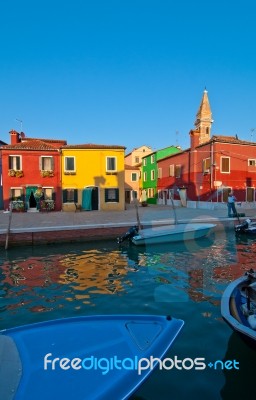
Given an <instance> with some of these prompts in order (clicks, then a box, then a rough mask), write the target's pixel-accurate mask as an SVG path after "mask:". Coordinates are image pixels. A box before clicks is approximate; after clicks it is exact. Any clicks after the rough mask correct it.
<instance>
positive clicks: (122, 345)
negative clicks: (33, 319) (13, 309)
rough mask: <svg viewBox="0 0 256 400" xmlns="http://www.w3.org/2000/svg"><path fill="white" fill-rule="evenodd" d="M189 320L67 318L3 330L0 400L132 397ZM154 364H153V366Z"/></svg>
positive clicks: (144, 316)
mask: <svg viewBox="0 0 256 400" xmlns="http://www.w3.org/2000/svg"><path fill="white" fill-rule="evenodd" d="M183 324H184V322H183V321H182V320H179V319H175V318H171V317H169V316H168V317H164V316H155V315H153V316H152V315H149V316H146V315H126V316H124V315H112V316H85V317H74V318H63V319H58V320H56V321H48V322H39V323H35V324H31V325H25V326H21V327H16V328H10V329H6V330H2V331H0V399H2V400H35V399H37V400H45V399H49V400H53V399H54V400H55V399H56V400H57V399H62V400H70V399H76V400H87V399H90V400H93V399H97V400H108V399H119V400H121V399H127V398H128V397H129V396H131V394H132V393H133V392H134V391H135V390H136V389H138V387H139V385H140V384H141V383H142V382H143V381H144V380H145V379H146V378H147V377H148V376H149V374H150V373H151V372H152V370H153V368H154V367H156V365H155V364H156V363H151V362H149V360H150V357H156V358H160V359H161V358H163V356H164V354H165V353H166V352H167V350H168V349H169V347H170V346H171V345H172V344H173V342H174V340H175V338H176V336H177V335H178V333H179V332H180V330H181V328H182V326H183ZM152 364H154V365H152Z"/></svg>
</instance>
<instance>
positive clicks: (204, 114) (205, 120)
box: [195, 88, 213, 144]
mask: <svg viewBox="0 0 256 400" xmlns="http://www.w3.org/2000/svg"><path fill="white" fill-rule="evenodd" d="M212 123H213V119H212V112H211V107H210V103H209V99H208V92H207V90H206V88H205V89H204V93H203V97H202V100H201V104H200V106H199V109H198V111H197V114H196V121H195V127H196V130H197V131H198V132H199V144H201V143H205V142H207V141H208V140H210V136H211V127H212Z"/></svg>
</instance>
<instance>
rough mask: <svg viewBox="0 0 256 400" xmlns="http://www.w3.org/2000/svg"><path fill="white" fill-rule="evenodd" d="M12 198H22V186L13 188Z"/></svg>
mask: <svg viewBox="0 0 256 400" xmlns="http://www.w3.org/2000/svg"><path fill="white" fill-rule="evenodd" d="M11 200H12V201H14V200H22V188H12V189H11Z"/></svg>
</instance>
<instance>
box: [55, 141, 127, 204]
mask: <svg viewBox="0 0 256 400" xmlns="http://www.w3.org/2000/svg"><path fill="white" fill-rule="evenodd" d="M124 152H125V147H123V146H115V145H111V146H108V145H99V144H80V145H67V146H63V147H62V149H61V153H62V157H61V170H62V173H61V180H62V181H61V187H62V209H63V211H74V210H76V208H78V207H79V208H81V209H82V210H106V211H112V210H113V211H114V210H117V211H122V210H124V209H125V201H124Z"/></svg>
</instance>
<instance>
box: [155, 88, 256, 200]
mask: <svg viewBox="0 0 256 400" xmlns="http://www.w3.org/2000/svg"><path fill="white" fill-rule="evenodd" d="M212 122H213V120H212V113H211V108H210V104H209V99H208V94H207V91H206V90H205V91H204V93H203V98H202V101H201V104H200V107H199V110H198V112H197V116H196V122H195V130H191V131H190V133H189V135H190V148H189V149H186V150H184V151H182V152H180V153H178V154H175V155H172V156H168V157H165V158H163V159H161V160H159V162H158V168H159V169H161V171H162V175H161V176H159V177H158V183H157V190H158V203H159V204H167V203H169V202H170V195H171V193H172V194H173V196H174V197H175V198H176V199H180V200H181V202H182V204H183V205H186V202H187V200H189V201H195V202H201V201H202V202H218V203H225V202H226V201H227V195H228V192H229V191H230V189H232V190H233V191H234V194H235V196H236V198H237V201H240V202H250V203H254V202H255V200H256V198H255V187H256V143H254V142H248V141H244V140H240V139H239V138H238V137H237V136H223V135H213V136H212V137H211V126H212Z"/></svg>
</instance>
